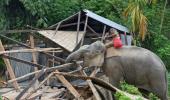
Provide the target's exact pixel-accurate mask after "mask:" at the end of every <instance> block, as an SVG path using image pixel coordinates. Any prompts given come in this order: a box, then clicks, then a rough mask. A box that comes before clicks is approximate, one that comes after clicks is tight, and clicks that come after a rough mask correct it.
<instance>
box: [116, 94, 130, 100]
mask: <svg viewBox="0 0 170 100" xmlns="http://www.w3.org/2000/svg"><path fill="white" fill-rule="evenodd" d="M115 98H116V100H131V99H130V98H129V97H127V96H125V95H124V94H122V93H119V92H116V93H115Z"/></svg>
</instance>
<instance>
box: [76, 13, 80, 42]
mask: <svg viewBox="0 0 170 100" xmlns="http://www.w3.org/2000/svg"><path fill="white" fill-rule="evenodd" d="M80 17H81V12H79V14H78V21H77V36H76V45H77V44H78V38H79V29H80Z"/></svg>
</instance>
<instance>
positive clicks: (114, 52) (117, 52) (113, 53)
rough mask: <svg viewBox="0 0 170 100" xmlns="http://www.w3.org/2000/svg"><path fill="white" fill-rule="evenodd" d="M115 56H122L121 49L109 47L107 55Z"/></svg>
mask: <svg viewBox="0 0 170 100" xmlns="http://www.w3.org/2000/svg"><path fill="white" fill-rule="evenodd" d="M113 56H121V52H120V49H115V48H114V47H109V48H107V50H106V56H105V57H106V58H109V57H113Z"/></svg>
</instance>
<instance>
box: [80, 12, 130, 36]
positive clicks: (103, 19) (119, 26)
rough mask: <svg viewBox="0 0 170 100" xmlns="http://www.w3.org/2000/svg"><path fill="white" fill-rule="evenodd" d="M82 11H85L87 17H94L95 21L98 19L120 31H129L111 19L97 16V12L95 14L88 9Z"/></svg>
mask: <svg viewBox="0 0 170 100" xmlns="http://www.w3.org/2000/svg"><path fill="white" fill-rule="evenodd" d="M83 11H84V12H86V15H87V16H88V17H90V18H93V19H95V20H97V21H99V22H101V23H104V24H106V25H108V26H110V27H113V28H116V29H118V30H120V31H123V32H127V33H129V30H128V28H126V27H124V26H122V25H120V24H117V23H115V22H113V21H111V20H108V19H106V18H104V17H102V16H99V15H97V14H95V13H93V12H91V11H89V10H86V9H85V10H83Z"/></svg>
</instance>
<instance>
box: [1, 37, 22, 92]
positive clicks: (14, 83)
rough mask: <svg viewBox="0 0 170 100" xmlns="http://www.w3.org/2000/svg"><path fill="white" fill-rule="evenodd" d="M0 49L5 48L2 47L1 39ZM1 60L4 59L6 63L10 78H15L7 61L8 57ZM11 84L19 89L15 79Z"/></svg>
mask: <svg viewBox="0 0 170 100" xmlns="http://www.w3.org/2000/svg"><path fill="white" fill-rule="evenodd" d="M0 51H5V49H4V47H3V45H2V42H1V40H0ZM3 60H4V62H5V64H6V67H7V70H8V73H9V76H10V78H11V79H15V74H14V71H13V69H12V67H11V64H10V62H9V59H6V58H3ZM13 86H14V88H15V89H16V90H19V89H20V87H19V85H18V82H17V81H14V82H13Z"/></svg>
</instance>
